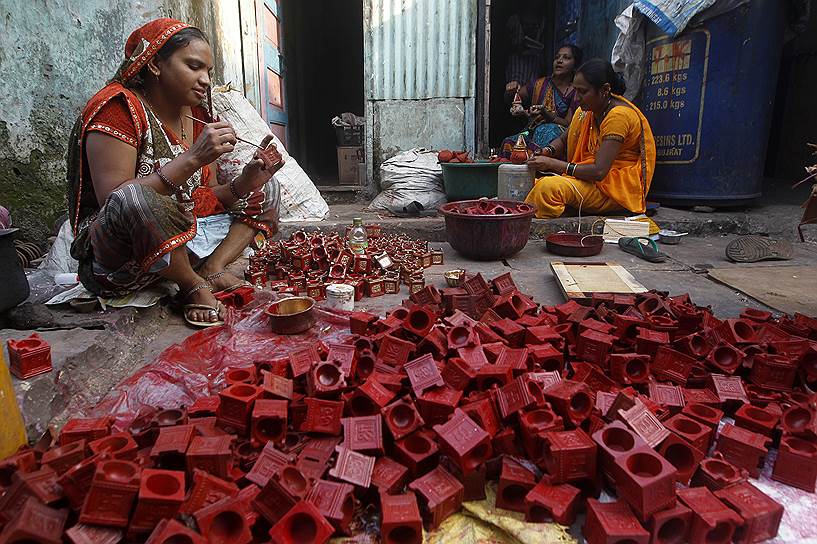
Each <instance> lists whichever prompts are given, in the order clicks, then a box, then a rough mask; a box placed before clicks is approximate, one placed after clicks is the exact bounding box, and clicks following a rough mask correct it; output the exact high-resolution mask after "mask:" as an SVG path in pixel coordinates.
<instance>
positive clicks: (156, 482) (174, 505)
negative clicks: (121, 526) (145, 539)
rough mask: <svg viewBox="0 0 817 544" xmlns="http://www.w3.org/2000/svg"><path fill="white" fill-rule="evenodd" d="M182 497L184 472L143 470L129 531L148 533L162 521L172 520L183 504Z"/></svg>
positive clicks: (183, 492)
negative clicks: (137, 500)
mask: <svg viewBox="0 0 817 544" xmlns="http://www.w3.org/2000/svg"><path fill="white" fill-rule="evenodd" d="M184 495H185V490H184V472H179V471H174V470H156V469H149V468H146V469H144V470H143V471H142V478H141V481H140V486H139V502H138V504H137V505H136V511H135V512H134V514H133V518H132V519H131V525H130V530H131V531H140V530H141V531H144V532H148V531H150V530H151V529H153V528H154V527H155V526H156V524H157V523H159V521H161V520H162V519H172V518H173V517H175V516H176V513H177V512H178V511H179V508H180V507H181V505H182V503H183V502H184Z"/></svg>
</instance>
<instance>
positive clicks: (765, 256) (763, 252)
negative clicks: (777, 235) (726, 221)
mask: <svg viewBox="0 0 817 544" xmlns="http://www.w3.org/2000/svg"><path fill="white" fill-rule="evenodd" d="M792 254H793V250H792V247H791V244H790V243H789V242H787V241H785V240H775V239H774V238H765V237H763V236H739V237H738V238H736V239H734V240H732V241H731V242H729V244H728V245H727V246H726V258H727V259H729V260H730V261H732V262H735V263H756V262H758V261H770V260H778V259H779V260H783V261H787V260H789V259H791V258H792Z"/></svg>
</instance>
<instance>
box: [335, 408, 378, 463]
mask: <svg viewBox="0 0 817 544" xmlns="http://www.w3.org/2000/svg"><path fill="white" fill-rule="evenodd" d="M341 423H342V425H343V437H344V442H343V443H344V446H346V447H347V448H349V449H351V450H353V451H358V452H361V453H367V454H370V455H383V420H382V418H381V417H380V414H375V415H372V416H361V417H347V418H343V419H342V420H341Z"/></svg>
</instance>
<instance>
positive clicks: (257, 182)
mask: <svg viewBox="0 0 817 544" xmlns="http://www.w3.org/2000/svg"><path fill="white" fill-rule="evenodd" d="M271 141H272V136H270V135H267V136H266V137H265V138H264V140H263V141H262V142H261V147H264V148H265V149H264V151H261V150H260V149H258V150H256V151H255V154H254V155H253V158H252V160H251V161H250V162H248V163H247V164H246V165H245V166H244V169H243V170H242V171H241V178H242V181H243V183H242V186H243V187H245V188H246V189H247V190H248V192H250V191H257V190H258V189H260V188H261V187H263V186H264V184H265V183H267V182H268V181H269V180H270V178H271V177H272V176H273V175H274V174H275V173H276V172H277V171H278V170H280V169H281V168H282V167H283V166H284V158H283V157H282V156H281V152H280V151H278V148H277V147H275V144H272V145H270V142H271ZM267 146H269V147H267ZM262 154H264V155H266V160H264V158H263V157H262V156H261V155H262Z"/></svg>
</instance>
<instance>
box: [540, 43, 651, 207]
mask: <svg viewBox="0 0 817 544" xmlns="http://www.w3.org/2000/svg"><path fill="white" fill-rule="evenodd" d="M573 86H574V87H575V88H576V92H577V94H578V96H579V101H580V108H579V109H578V110H576V113H575V114H574V115H573V121H572V122H571V123H570V128H569V129H568V130H567V132H566V133H564V134H562V135H561V136H559V137H558V138H556V139H555V140H553V141H552V142H550V144H549V145H547V146H545V148H544V149H542V151H541V154H540V155H539V156H536V157H534V158H532V159H531V160H529V161H528V166H529V167H530V168H531V169H533V170H535V171H540V172H551V173H553V174H556V175H549V176H543V177H539V178H537V179H536V184H535V185H534V186H533V189H532V190H531V192H530V194H528V197H527V198H526V199H525V202H527V203H528V204H533V205H534V206H536V216H537V217H539V218H550V217H559V216H560V215H562V213H564V211H565V206H571V207H573V208H581V210H582V211H584V212H588V213H606V212H610V211H614V210H621V209H626V210H629V211H630V212H633V213H644V211H645V209H646V199H647V192H648V191H649V190H650V183H651V182H652V175H653V172H654V170H655V139H654V138H653V134H652V129H651V128H650V124H649V122H648V121H647V118H646V117H644V114H643V113H641V111H640V110H639V109H638V108H637V107H635V106H634V105H633V104H632V103H631V102H630V101H628V100H627V99H625V98H624V97H622V96H621V95H622V94H623V93H624V91H625V86H624V81H623V79H622V78H621V75H620V74H617V73H615V72H614V71H613V67H612V66H611V65H610V63H609V62H607V61H605V60H602V59H593V60H589V61H587V62H586V63H585V64H583V65H582V66H581V67H580V68H579V69H578V71H577V72H576V78H575V79H574V81H573ZM561 157H564V159H565V160H563V159H562V158H561Z"/></svg>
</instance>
